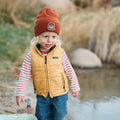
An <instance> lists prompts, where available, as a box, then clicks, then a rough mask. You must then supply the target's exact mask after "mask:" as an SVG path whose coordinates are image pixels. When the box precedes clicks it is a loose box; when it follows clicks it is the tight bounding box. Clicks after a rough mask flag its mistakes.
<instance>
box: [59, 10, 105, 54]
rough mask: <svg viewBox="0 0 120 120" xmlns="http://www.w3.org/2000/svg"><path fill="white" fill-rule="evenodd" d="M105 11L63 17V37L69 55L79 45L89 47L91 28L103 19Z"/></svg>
mask: <svg viewBox="0 0 120 120" xmlns="http://www.w3.org/2000/svg"><path fill="white" fill-rule="evenodd" d="M102 16H104V13H103V12H101V11H100V12H83V13H74V14H69V15H66V16H63V17H62V19H61V28H62V30H61V31H62V33H61V36H62V37H61V38H62V40H63V46H64V48H65V49H66V51H67V53H68V55H69V56H70V53H71V51H72V50H73V49H75V48H77V47H84V48H87V47H88V43H89V37H90V34H91V28H92V26H93V24H94V22H95V21H96V22H98V21H100V20H101V17H102Z"/></svg>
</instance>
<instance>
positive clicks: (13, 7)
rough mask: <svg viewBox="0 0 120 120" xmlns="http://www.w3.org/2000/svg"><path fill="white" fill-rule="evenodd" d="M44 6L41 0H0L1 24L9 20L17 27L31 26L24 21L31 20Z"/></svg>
mask: <svg viewBox="0 0 120 120" xmlns="http://www.w3.org/2000/svg"><path fill="white" fill-rule="evenodd" d="M42 7H44V5H43V4H42V3H40V1H39V0H24V1H21V0H11V1H9V0H0V24H1V23H6V22H8V23H15V24H16V25H17V27H30V26H29V25H27V24H26V23H25V22H24V21H27V22H30V21H31V19H32V17H33V16H36V14H37V13H38V12H39V10H40V9H41V8H42Z"/></svg>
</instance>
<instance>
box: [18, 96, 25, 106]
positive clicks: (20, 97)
mask: <svg viewBox="0 0 120 120" xmlns="http://www.w3.org/2000/svg"><path fill="white" fill-rule="evenodd" d="M21 101H22V102H23V103H24V97H22V96H17V97H16V103H17V105H18V106H20V102H21Z"/></svg>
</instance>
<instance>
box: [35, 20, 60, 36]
mask: <svg viewBox="0 0 120 120" xmlns="http://www.w3.org/2000/svg"><path fill="white" fill-rule="evenodd" d="M43 32H55V33H57V34H58V35H59V34H60V24H59V23H57V22H51V21H49V22H43V23H41V24H38V25H35V27H34V35H35V37H36V36H38V35H40V34H41V33H43Z"/></svg>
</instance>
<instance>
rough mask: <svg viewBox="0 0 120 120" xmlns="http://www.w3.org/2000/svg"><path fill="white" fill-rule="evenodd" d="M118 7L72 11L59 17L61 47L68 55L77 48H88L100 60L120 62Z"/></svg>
mask: <svg viewBox="0 0 120 120" xmlns="http://www.w3.org/2000/svg"><path fill="white" fill-rule="evenodd" d="M119 15H120V8H119V7H116V8H113V9H111V10H101V11H99V12H98V11H96V12H84V13H74V14H69V15H66V16H63V17H62V19H61V27H62V34H61V36H62V39H63V43H64V44H63V47H64V48H65V50H66V51H67V53H68V55H69V57H70V54H71V52H72V51H73V50H74V49H76V48H78V47H83V48H89V49H90V50H92V51H94V52H95V53H96V54H97V55H98V56H99V57H100V58H101V60H102V61H104V62H114V63H117V64H120V22H119V21H120V17H119Z"/></svg>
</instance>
